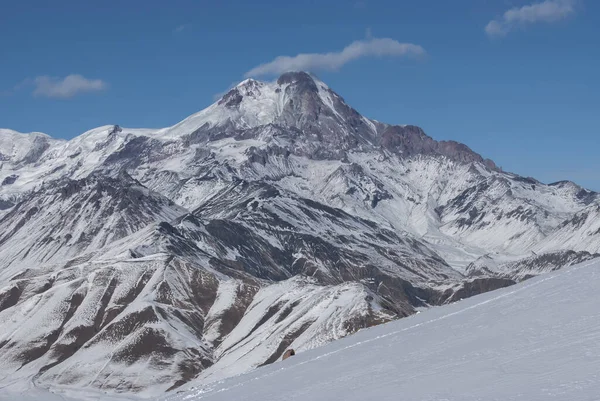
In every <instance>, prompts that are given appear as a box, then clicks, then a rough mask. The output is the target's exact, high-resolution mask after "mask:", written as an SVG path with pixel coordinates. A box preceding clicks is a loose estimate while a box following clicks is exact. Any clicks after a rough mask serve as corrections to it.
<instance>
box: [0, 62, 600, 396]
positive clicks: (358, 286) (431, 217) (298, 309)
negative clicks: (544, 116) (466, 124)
mask: <svg viewBox="0 0 600 401" xmlns="http://www.w3.org/2000/svg"><path fill="white" fill-rule="evenodd" d="M599 210H600V195H598V194H596V193H594V192H592V191H588V190H585V189H583V188H581V187H579V186H577V185H576V184H574V183H571V182H560V183H555V184H550V185H546V184H543V183H541V182H538V181H537V180H535V179H533V178H524V177H520V176H518V175H516V174H513V173H507V172H504V171H502V170H501V169H499V168H498V167H496V165H495V164H494V163H493V162H492V161H490V160H487V159H484V158H483V157H481V156H480V155H478V154H477V153H475V152H473V151H472V150H471V149H469V148H468V147H467V146H465V145H463V144H460V143H457V142H452V141H441V142H438V141H435V140H434V139H432V138H431V137H429V136H427V135H426V134H425V133H424V132H423V131H422V130H421V129H420V128H418V127H415V126H410V125H406V126H392V125H387V124H384V123H380V122H377V121H374V120H370V119H368V118H366V117H363V116H361V115H360V114H359V113H358V112H357V111H356V110H354V109H352V108H351V107H350V106H348V105H347V104H346V103H345V101H344V100H343V99H342V98H341V97H340V96H339V95H337V94H336V93H335V92H333V91H332V90H331V89H330V88H329V87H328V86H327V85H326V84H324V83H323V82H321V81H320V80H318V79H317V78H316V77H314V76H312V75H310V74H307V73H302V72H299V73H287V74H284V75H282V76H281V77H280V78H279V79H278V80H277V81H275V82H270V83H264V82H258V81H255V80H246V81H244V82H242V83H240V84H239V85H237V86H236V87H235V88H233V89H232V90H231V91H229V92H228V93H227V94H226V95H224V96H223V97H222V98H221V99H220V100H219V101H217V102H216V103H215V104H213V105H211V106H209V107H208V108H206V109H204V110H202V111H200V112H199V113H197V114H194V115H192V116H190V117H188V118H187V119H185V120H183V121H182V122H180V123H178V124H176V125H174V126H172V127H168V128H163V129H129V128H123V127H120V126H117V125H110V126H104V127H99V128H96V129H93V130H91V131H88V132H86V133H84V134H82V135H81V136H79V137H77V138H74V139H72V140H70V141H63V140H54V139H52V138H50V137H48V136H46V135H44V134H39V133H33V134H19V133H16V132H14V131H10V130H0V322H1V324H2V326H1V327H2V329H1V330H0V350H2V353H1V354H0V360H1V361H2V366H3V367H2V368H1V369H0V383H2V385H10V386H17V387H18V386H21V385H23V383H28V382H29V381H31V380H33V382H34V383H36V384H37V385H42V386H72V387H78V388H92V389H101V390H102V391H111V392H137V393H144V394H154V393H156V392H159V391H165V390H168V389H174V388H177V387H179V386H181V385H183V384H184V383H186V382H188V381H190V380H192V379H193V378H203V379H206V380H208V379H209V378H213V379H214V378H222V377H227V376H229V375H232V374H237V373H243V372H246V371H248V370H250V369H253V368H255V367H258V366H260V365H263V364H267V363H271V362H273V361H275V360H277V359H278V358H280V356H281V354H282V353H283V351H284V350H285V348H286V347H290V346H291V347H294V348H295V349H297V350H299V351H302V350H307V349H310V348H313V347H315V346H317V345H320V344H323V343H325V342H328V341H331V340H334V339H338V338H341V337H344V336H346V335H348V334H350V333H353V332H355V331H356V330H358V329H360V328H363V327H368V326H371V325H375V324H378V323H382V322H386V321H389V320H393V319H397V318H400V317H405V316H408V315H411V314H413V313H415V312H416V311H417V310H420V309H421V308H424V307H428V306H431V305H440V304H444V303H448V302H453V301H456V300H458V299H461V298H465V297H468V296H472V295H476V294H478V293H481V292H485V291H489V290H494V289H497V288H501V287H505V286H508V285H512V284H514V283H515V282H517V281H521V280H523V279H525V278H529V277H532V276H535V275H537V274H540V273H542V272H547V271H552V270H555V269H559V268H561V267H563V266H565V265H569V264H573V263H577V262H581V261H584V260H588V259H591V258H594V257H596V256H597V255H596V253H598V252H600V248H599V247H598V243H599V241H598V240H599V239H600V231H599V230H600V226H599V225H598V224H599V223H598V221H599V219H600V216H599ZM142 369H143V371H144V374H143V375H142V374H141V373H140V372H141V371H142Z"/></svg>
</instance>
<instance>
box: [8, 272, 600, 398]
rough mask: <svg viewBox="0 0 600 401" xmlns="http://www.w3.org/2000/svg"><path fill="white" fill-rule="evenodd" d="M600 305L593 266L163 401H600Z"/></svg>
mask: <svg viewBox="0 0 600 401" xmlns="http://www.w3.org/2000/svg"><path fill="white" fill-rule="evenodd" d="M599 306H600V261H593V262H587V263H584V264H581V265H577V266H574V267H570V268H568V269H565V270H562V271H559V272H554V273H550V274H547V275H543V276H540V277H537V278H534V279H531V280H528V281H526V282H524V283H521V284H518V285H516V286H513V287H509V288H505V289H503V290H498V291H494V292H491V293H487V294H484V295H480V296H477V297H473V298H469V299H467V300H464V301H461V302H458V303H455V304H452V305H448V306H445V307H439V308H433V309H429V310H427V311H424V312H422V313H420V314H417V315H414V316H412V317H409V318H406V319H402V320H399V321H396V322H392V323H389V324H385V325H381V326H378V327H374V328H371V329H368V330H363V331H360V332H358V333H357V334H355V335H352V336H350V337H346V338H344V339H342V340H339V341H336V342H334V343H331V344H329V345H327V346H324V347H321V348H317V349H313V350H311V351H307V352H303V353H300V354H298V355H296V356H294V357H292V358H290V359H288V360H286V361H284V362H277V363H275V364H273V365H270V366H268V367H265V368H261V369H257V370H255V371H254V372H252V373H250V374H246V375H242V376H238V377H234V378H231V379H228V380H224V381H219V382H214V383H208V384H204V385H200V384H198V383H196V384H195V386H196V387H195V388H188V389H182V390H181V391H180V392H178V393H175V394H170V395H167V396H163V397H162V398H160V400H161V401H196V400H256V401H271V400H273V401H275V400H278V401H279V400H328V401H331V400H350V401H351V400H360V401H364V400H378V401H381V400H397V399H404V400H413V401H414V400H423V401H425V400H427V401H434V400H435V401H443V400H445V401H450V400H457V401H459V400H460V401H474V400H502V401H508V400H527V401H536V400H568V401H578V400H586V401H587V400H600V308H599ZM193 385H194V384H192V386H193ZM1 394H2V393H1V390H0V399H2V400H4V399H7V400H8V399H11V400H19V401H20V400H27V401H33V400H55V399H56V400H71V398H69V396H71V397H72V396H73V394H74V393H69V392H65V393H64V394H65V396H64V397H63V396H55V395H52V396H50V397H46V396H44V395H43V394H42V393H40V396H39V397H38V396H36V394H37V393H29V392H26V393H25V394H23V395H22V397H23V398H20V396H16V395H15V394H11V395H10V397H9V396H7V395H6V394H5V395H4V398H3V396H2V395H1ZM52 397H56V398H52ZM75 399H101V400H105V399H106V400H109V399H114V398H103V396H100V395H96V396H94V395H91V394H88V395H87V396H86V397H83V396H78V395H76V396H75Z"/></svg>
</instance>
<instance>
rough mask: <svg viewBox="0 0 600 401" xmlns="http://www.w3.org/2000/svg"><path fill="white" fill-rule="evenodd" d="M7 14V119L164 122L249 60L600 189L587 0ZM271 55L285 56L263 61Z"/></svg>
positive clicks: (2, 117)
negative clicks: (298, 69)
mask: <svg viewBox="0 0 600 401" xmlns="http://www.w3.org/2000/svg"><path fill="white" fill-rule="evenodd" d="M0 10H1V13H0V56H1V57H0V62H1V64H0V65H1V66H2V67H1V70H0V71H1V74H0V127H5V128H11V129H15V130H18V131H21V132H30V131H42V132H46V133H48V134H50V135H52V136H54V137H61V138H71V137H73V136H76V135H78V134H80V133H82V132H84V131H86V130H88V129H91V128H93V127H95V126H99V125H105V124H120V125H122V126H126V127H164V126H168V125H172V124H174V123H176V122H178V121H179V120H181V119H183V118H185V117H186V116H187V115H189V114H192V113H194V112H196V111H199V110H201V109H203V108H204V107H206V106H208V105H209V104H210V103H212V102H213V100H214V98H215V95H217V94H218V93H221V92H223V91H225V90H226V89H227V88H228V87H229V86H231V85H232V84H233V83H236V82H237V81H240V80H242V79H244V77H245V75H246V74H247V73H248V72H249V71H254V72H258V73H263V72H264V73H265V74H264V75H262V76H259V77H257V78H259V79H264V80H270V79H272V78H273V77H274V75H276V71H278V69H279V68H285V66H286V65H288V66H289V65H291V66H304V67H307V69H309V70H312V71H313V72H315V73H316V74H317V75H318V76H319V77H320V78H321V79H322V80H324V81H325V82H326V83H327V84H328V85H329V86H330V87H332V88H333V89H334V90H335V91H336V92H338V93H339V94H340V95H341V96H343V97H344V98H345V99H346V101H347V102H348V103H349V104H350V105H352V106H353V107H354V108H356V109H357V110H358V111H359V112H361V113H362V114H364V115H366V116H368V117H371V118H375V119H377V120H380V121H384V122H388V123H398V124H415V125H419V126H421V127H423V128H424V129H425V131H426V132H427V133H428V134H429V135H431V136H432V137H434V138H436V139H454V140H458V141H460V142H464V143H466V144H467V145H469V146H470V147H471V148H473V149H474V150H476V151H477V152H479V153H481V154H482V155H484V156H485V157H489V158H491V159H493V160H495V161H496V162H497V163H498V164H499V165H501V166H502V167H503V168H504V169H505V170H510V171H514V172H517V173H520V174H522V175H527V176H533V177H535V178H538V179H540V180H542V181H545V182H551V181H557V180H562V179H571V180H574V181H576V182H578V183H580V184H582V185H585V186H587V187H590V188H592V189H596V190H600V157H598V152H599V151H600V128H599V127H600V78H599V73H598V71H600V2H597V1H595V0H593V1H592V0H546V1H540V0H538V1H536V0H454V1H447V0H435V1H434V0H420V1H416V0H412V1H400V0H349V1H342V0H338V1H316V0H312V1H308V0H296V1H294V2H281V1H275V0H265V1H254V2H249V1H241V0H239V1H226V0H224V1H218V2H215V1H191V0H190V1H183V0H182V1H177V0H174V1H171V2H169V3H168V5H167V2H164V1H153V0H148V1H137V0H129V1H112V0H107V1H103V2H87V1H79V0H77V1H73V0H63V1H57V2H47V1H35V0H30V1H23V2H15V1H8V0H0ZM383 39H385V40H388V41H389V42H388V43H387V45H389V46H387V47H386V46H385V44H382V43H380V42H377V41H380V40H383ZM356 41H359V47H360V49H358V50H356V49H355V50H356V51H354V52H353V51H346V52H345V53H340V52H341V51H342V50H343V49H344V48H345V47H347V46H349V45H350V44H351V43H353V42H356ZM374 42H376V43H374ZM379 44H381V45H382V46H383V48H382V47H381V46H379ZM400 45H402V46H404V47H398V46H400ZM408 45H410V46H413V47H406V46H408ZM350 50H352V48H351V49H350ZM301 53H308V54H312V55H311V56H308V57H305V58H304V59H302V60H298V59H296V58H293V57H294V56H296V55H298V54H301ZM325 53H333V54H330V55H329V56H320V55H319V54H325ZM417 53H421V54H417ZM278 56H290V57H292V58H291V59H288V60H281V59H279V61H277V62H276V63H275V64H268V66H267V67H266V68H262V69H261V68H258V69H256V68H257V67H258V66H261V65H263V64H265V63H269V62H271V61H273V60H274V59H275V58H276V57H278ZM286 62H287V64H286ZM333 67H335V68H336V70H335V71H333V70H331V68H333Z"/></svg>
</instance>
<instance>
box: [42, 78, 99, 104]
mask: <svg viewBox="0 0 600 401" xmlns="http://www.w3.org/2000/svg"><path fill="white" fill-rule="evenodd" d="M32 83H33V85H34V86H35V89H34V90H33V95H34V96H40V97H52V98H62V99H66V98H70V97H73V96H76V95H79V94H81V93H85V92H98V91H102V90H104V89H106V87H107V85H106V82H104V81H102V80H101V79H87V78H85V77H83V76H81V75H78V74H72V75H68V76H66V77H65V78H56V77H49V76H47V75H44V76H39V77H36V78H34V79H33V81H32Z"/></svg>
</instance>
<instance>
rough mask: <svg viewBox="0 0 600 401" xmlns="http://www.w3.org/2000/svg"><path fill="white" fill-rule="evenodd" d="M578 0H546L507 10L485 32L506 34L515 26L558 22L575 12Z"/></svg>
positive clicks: (492, 34) (497, 34)
mask: <svg viewBox="0 0 600 401" xmlns="http://www.w3.org/2000/svg"><path fill="white" fill-rule="evenodd" d="M576 1H577V0H546V1H543V2H541V3H534V4H530V5H526V6H523V7H515V8H511V9H510V10H508V11H506V12H505V13H504V14H503V15H502V17H500V18H497V19H495V20H493V21H490V22H489V23H488V24H487V25H486V27H485V32H486V33H487V34H488V35H489V36H504V35H506V34H508V33H509V32H510V31H512V30H513V29H515V28H519V27H522V26H525V25H528V24H534V23H537V22H548V23H549V22H556V21H559V20H561V19H564V18H567V17H568V16H569V15H571V14H574V13H575V5H576V4H575V3H576Z"/></svg>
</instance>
